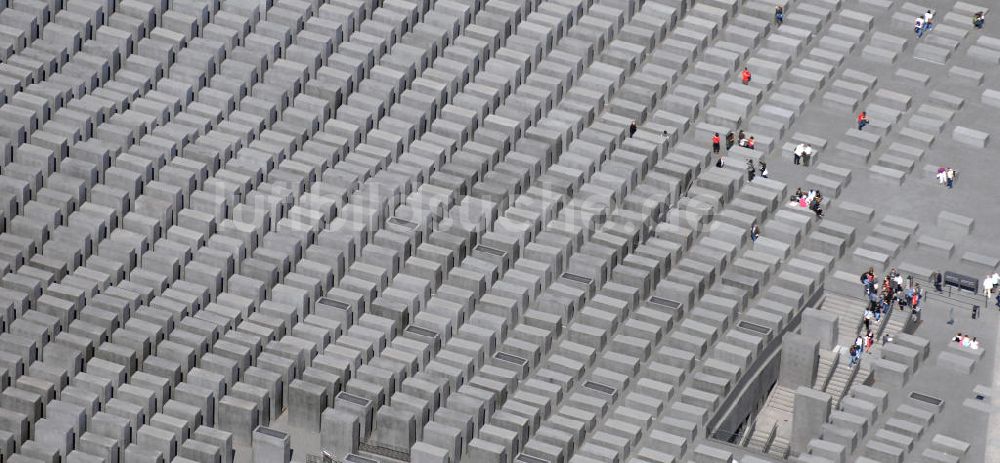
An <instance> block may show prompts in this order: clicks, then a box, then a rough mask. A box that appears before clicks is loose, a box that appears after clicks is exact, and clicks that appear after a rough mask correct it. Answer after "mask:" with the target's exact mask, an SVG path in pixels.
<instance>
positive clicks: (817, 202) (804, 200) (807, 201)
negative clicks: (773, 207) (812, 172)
mask: <svg viewBox="0 0 1000 463" xmlns="http://www.w3.org/2000/svg"><path fill="white" fill-rule="evenodd" d="M789 201H790V202H791V203H792V205H795V206H798V207H807V208H809V210H810V211H813V213H815V214H816V217H818V218H821V219H822V218H823V193H821V192H820V191H819V190H809V191H802V188H796V189H795V193H793V194H792V197H791V198H790V199H789Z"/></svg>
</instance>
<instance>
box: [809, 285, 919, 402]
mask: <svg viewBox="0 0 1000 463" xmlns="http://www.w3.org/2000/svg"><path fill="white" fill-rule="evenodd" d="M866 304H867V301H865V300H864V299H861V298H860V297H858V298H852V297H849V296H844V295H842V294H833V293H828V294H827V297H826V301H825V302H824V303H823V307H822V310H826V311H829V312H831V313H833V314H835V315H837V317H838V327H837V329H838V333H839V337H838V340H837V344H839V347H840V348H841V349H843V352H842V354H843V355H844V356H845V357H844V359H843V361H841V362H839V363H838V364H837V365H836V366H835V367H834V370H833V372H832V376H831V377H830V381H829V383H828V384H827V385H826V388H825V389H823V388H817V389H820V390H822V391H824V392H826V393H827V394H830V396H831V397H833V403H832V404H831V405H832V407H833V409H834V410H836V409H837V408H838V407H839V406H840V399H841V397H843V396H844V395H845V394H846V392H847V391H848V390H850V388H851V387H852V386H854V385H855V384H864V382H865V381H867V380H868V379H869V378H870V377H871V373H872V371H871V365H870V360H871V359H876V358H879V356H880V350H881V349H882V344H881V342H880V340H881V338H882V336H883V335H884V334H896V333H901V332H902V331H903V326H904V325H905V324H906V317H909V316H910V312H900V311H899V310H894V311H893V312H892V313H891V314H890V316H888V317H883V318H882V319H881V320H880V321H879V322H877V323H873V324H872V332H873V334H874V335H875V338H876V342H875V345H873V346H872V350H871V352H870V353H865V355H864V356H863V357H862V358H861V364H860V365H855V366H853V367H852V366H850V358H849V357H847V349H849V348H850V346H851V344H853V343H854V339H855V338H856V337H857V336H858V334H859V333H861V331H862V330H863V329H864V328H863V327H862V326H861V317H862V314H863V313H864V309H865V305H866ZM830 355H831V356H832V355H833V354H832V353H830ZM822 357H823V356H822V354H821V355H820V365H821V366H822V365H823V358H822ZM855 369H857V371H856V372H855V371H854V370H855ZM817 376H818V375H817ZM818 381H819V378H818V377H817V383H818Z"/></svg>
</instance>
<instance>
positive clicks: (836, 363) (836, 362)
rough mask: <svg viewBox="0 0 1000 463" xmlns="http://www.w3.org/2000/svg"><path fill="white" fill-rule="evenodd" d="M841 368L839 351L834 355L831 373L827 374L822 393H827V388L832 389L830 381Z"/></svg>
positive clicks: (821, 389)
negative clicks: (838, 368) (839, 367)
mask: <svg viewBox="0 0 1000 463" xmlns="http://www.w3.org/2000/svg"><path fill="white" fill-rule="evenodd" d="M838 366H840V351H837V352H835V353H834V355H833V363H832V364H831V365H830V371H828V372H827V373H826V379H824V380H823V387H822V388H820V391H823V392H826V388H828V387H830V380H831V379H833V374H834V373H836V372H837V367H838Z"/></svg>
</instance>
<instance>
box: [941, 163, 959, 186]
mask: <svg viewBox="0 0 1000 463" xmlns="http://www.w3.org/2000/svg"><path fill="white" fill-rule="evenodd" d="M944 174H945V178H946V180H945V183H946V184H947V185H948V189H949V190H950V189H952V187H954V186H955V176H956V175H957V173H956V172H955V169H952V168H951V167H949V168H948V170H946V171H945V173H944Z"/></svg>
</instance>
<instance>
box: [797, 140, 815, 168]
mask: <svg viewBox="0 0 1000 463" xmlns="http://www.w3.org/2000/svg"><path fill="white" fill-rule="evenodd" d="M813 154H815V150H813V147H812V145H810V144H809V143H799V145H798V146H796V147H795V151H792V155H794V156H795V158H794V162H795V165H799V164H802V160H803V159H805V160H806V162H807V163H808V162H809V159H810V158H811V157H812V155H813Z"/></svg>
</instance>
